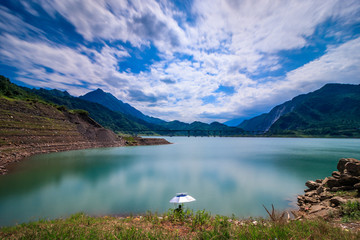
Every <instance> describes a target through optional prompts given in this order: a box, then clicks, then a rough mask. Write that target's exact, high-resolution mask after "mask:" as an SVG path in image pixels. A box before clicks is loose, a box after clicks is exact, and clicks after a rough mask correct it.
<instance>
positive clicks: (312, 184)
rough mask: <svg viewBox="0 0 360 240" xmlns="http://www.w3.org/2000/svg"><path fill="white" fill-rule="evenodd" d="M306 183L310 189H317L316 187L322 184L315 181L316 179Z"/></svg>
mask: <svg viewBox="0 0 360 240" xmlns="http://www.w3.org/2000/svg"><path fill="white" fill-rule="evenodd" d="M305 185H306V186H307V187H308V188H309V189H311V190H315V189H317V188H318V187H319V186H320V183H317V182H314V181H310V180H309V181H307V182H306V183H305Z"/></svg>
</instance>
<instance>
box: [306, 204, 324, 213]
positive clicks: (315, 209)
mask: <svg viewBox="0 0 360 240" xmlns="http://www.w3.org/2000/svg"><path fill="white" fill-rule="evenodd" d="M323 209H325V207H324V206H322V205H320V204H316V205H312V206H311V208H310V209H309V213H310V214H312V213H316V212H318V211H320V210H323Z"/></svg>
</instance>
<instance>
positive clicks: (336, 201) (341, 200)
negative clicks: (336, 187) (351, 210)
mask: <svg viewBox="0 0 360 240" xmlns="http://www.w3.org/2000/svg"><path fill="white" fill-rule="evenodd" d="M330 203H332V204H334V205H335V206H339V205H340V204H345V203H346V199H344V198H342V197H338V196H336V197H333V198H331V199H330Z"/></svg>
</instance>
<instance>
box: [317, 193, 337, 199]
mask: <svg viewBox="0 0 360 240" xmlns="http://www.w3.org/2000/svg"><path fill="white" fill-rule="evenodd" d="M333 196H334V195H333V194H331V193H329V192H322V193H320V195H319V197H320V201H324V200H326V199H329V198H332V197H333Z"/></svg>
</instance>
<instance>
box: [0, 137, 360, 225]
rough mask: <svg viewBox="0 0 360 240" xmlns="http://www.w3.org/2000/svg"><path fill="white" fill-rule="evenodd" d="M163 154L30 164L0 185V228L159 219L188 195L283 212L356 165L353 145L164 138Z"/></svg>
mask: <svg viewBox="0 0 360 240" xmlns="http://www.w3.org/2000/svg"><path fill="white" fill-rule="evenodd" d="M169 140H170V141H172V142H174V144H172V145H165V146H146V147H130V148H108V149H93V150H82V151H72V152H66V153H56V154H48V155H40V156H36V157H34V158H32V159H29V160H28V161H25V162H22V163H20V164H19V166H18V167H17V168H16V169H17V170H16V171H15V172H13V173H12V174H10V175H7V176H1V177H0V225H8V224H14V223H15V222H23V221H28V220H31V219H37V218H39V217H51V218H54V217H59V216H67V215H69V214H72V213H75V212H79V211H84V212H86V213H88V214H94V215H98V214H99V215H101V214H129V213H135V214H136V213H144V212H146V211H147V210H151V211H158V212H164V211H166V210H167V209H168V208H170V207H172V205H171V204H169V202H168V201H169V199H170V198H171V197H172V196H173V195H174V194H175V193H177V192H188V193H189V194H191V195H192V196H194V197H195V198H196V199H197V201H196V202H193V203H189V204H188V206H189V207H191V208H193V209H195V210H197V209H207V210H209V211H211V212H212V213H219V214H225V215H231V214H233V213H234V214H235V215H237V216H241V217H248V216H259V215H265V214H266V213H265V210H264V209H263V208H262V204H265V205H268V206H269V205H271V204H274V205H275V206H276V207H277V208H287V207H290V204H289V201H288V199H295V197H296V194H299V193H302V191H303V189H304V183H305V181H306V180H308V179H315V178H323V177H325V176H327V175H329V174H330V173H331V172H332V171H333V170H334V167H336V162H337V161H338V159H339V158H341V157H344V156H345V157H348V156H349V157H355V158H360V153H359V150H358V145H359V143H360V140H358V139H351V140H348V139H269V138H265V139H263V138H169Z"/></svg>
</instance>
